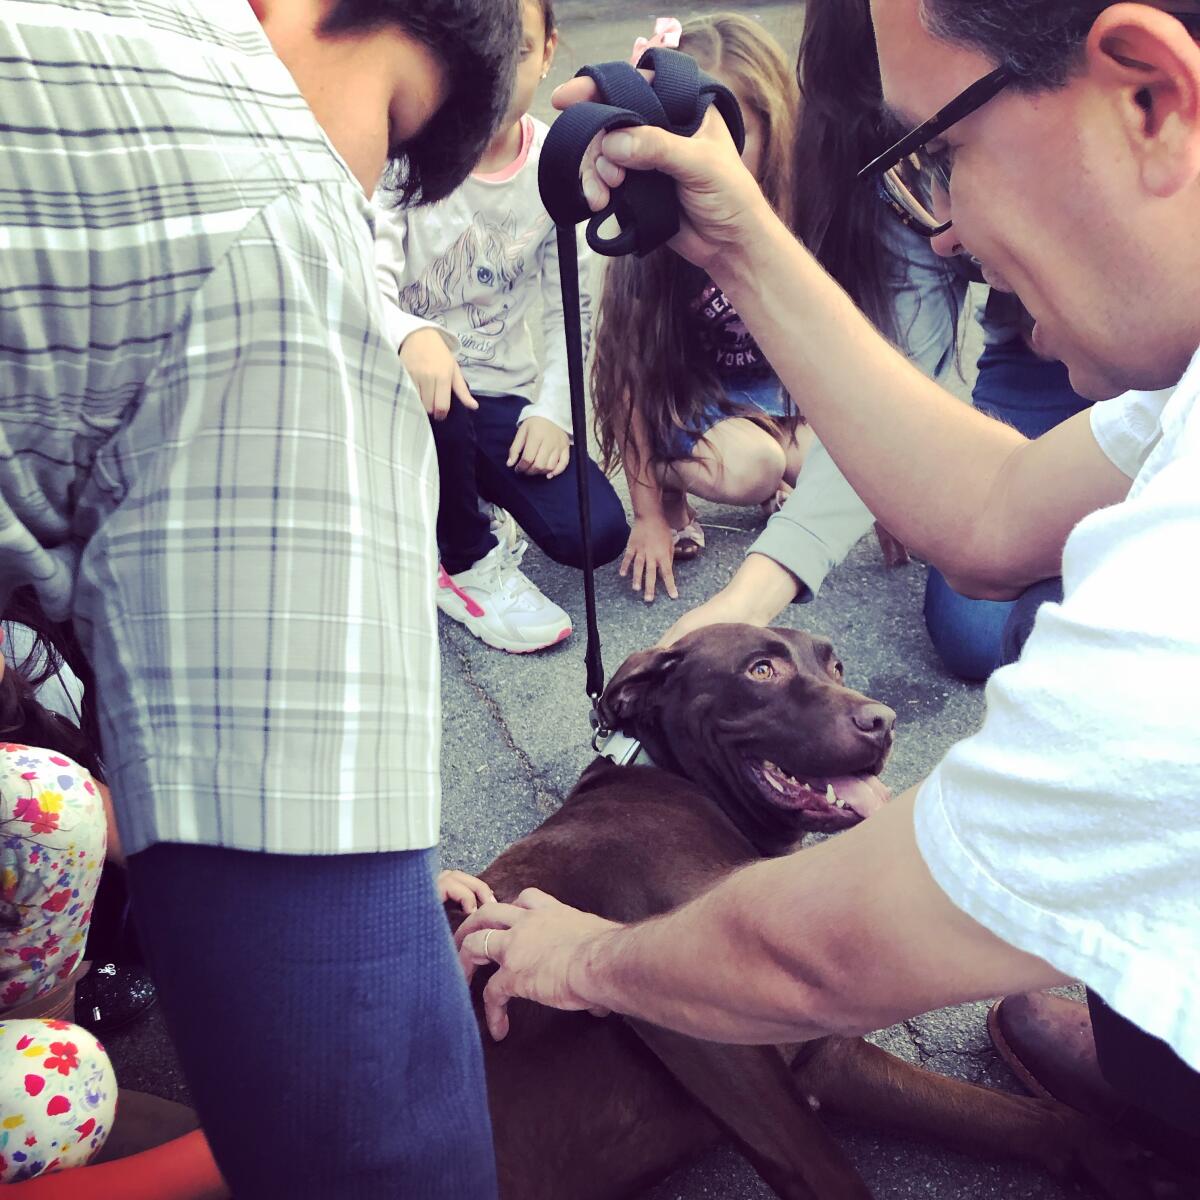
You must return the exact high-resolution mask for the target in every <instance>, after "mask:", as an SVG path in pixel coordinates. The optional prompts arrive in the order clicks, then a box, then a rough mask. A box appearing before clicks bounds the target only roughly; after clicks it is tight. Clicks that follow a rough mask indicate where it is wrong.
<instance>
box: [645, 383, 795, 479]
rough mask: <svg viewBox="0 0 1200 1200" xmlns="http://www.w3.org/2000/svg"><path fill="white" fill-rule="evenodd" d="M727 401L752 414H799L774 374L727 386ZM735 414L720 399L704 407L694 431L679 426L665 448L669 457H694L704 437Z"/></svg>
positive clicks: (775, 415) (782, 416)
mask: <svg viewBox="0 0 1200 1200" xmlns="http://www.w3.org/2000/svg"><path fill="white" fill-rule="evenodd" d="M725 402H726V404H730V405H733V406H734V407H735V409H741V410H743V411H745V412H749V413H753V412H754V411H755V410H757V411H758V412H760V413H762V414H763V415H764V416H767V417H778V418H780V419H784V418H787V417H794V416H795V415H796V406H795V405H794V404H793V403H792V401H791V398H790V397H789V396H787V395H786V394H785V392H784V390H783V385H782V384H781V383H780V382H779V380H778V379H776V378H775V377H774V376H773V375H772V376H770V377H769V378H767V379H762V380H759V381H757V382H751V383H748V384H747V385H746V386H745V387H726V388H725ZM733 415H735V414H733V413H729V412H726V410H725V409H724V408H722V407H721V405H720V404H719V403H717V402H715V401H714V402H712V403H710V404H708V405H706V406H705V408H704V409H703V410H702V411H701V412H700V413H699V415H698V416H697V418H696V430H695V431H694V432H692V431H688V430H684V429H676V430H675V431H674V433H673V434H672V436H671V440H670V442H669V444H668V445H667V447H666V451H665V457H666V458H668V459H680V458H691V457H692V455H693V454H695V453H696V446H697V444H698V443H699V441H700V439H701V437H703V436H704V435H705V434H706V433H708V431H709V430H710V429H711V428H712V427H713V426H714V425H716V424H719V423H720V422H721V421H728V420H729V419H730V417H731V416H733Z"/></svg>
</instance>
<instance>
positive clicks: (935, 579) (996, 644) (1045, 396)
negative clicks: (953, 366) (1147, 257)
mask: <svg viewBox="0 0 1200 1200" xmlns="http://www.w3.org/2000/svg"><path fill="white" fill-rule="evenodd" d="M972 399H973V401H974V404H975V407H976V408H977V409H979V410H980V412H985V413H990V414H991V415H992V416H996V417H999V418H1000V419H1001V420H1003V421H1005V422H1006V423H1007V424H1009V425H1012V426H1013V427H1014V428H1016V429H1019V430H1020V431H1021V432H1022V433H1023V434H1024V435H1025V436H1026V437H1029V438H1036V437H1040V436H1041V435H1042V434H1043V433H1045V432H1046V431H1047V430H1048V429H1053V428H1054V426H1055V425H1059V424H1061V423H1062V422H1063V421H1065V420H1066V419H1067V418H1068V417H1073V416H1074V415H1075V414H1076V413H1077V412H1082V411H1083V410H1084V409H1085V408H1089V407H1091V401H1090V400H1084V399H1083V398H1082V397H1081V396H1079V395H1077V394H1076V393H1075V392H1074V391H1073V390H1072V388H1071V382H1070V379H1069V378H1068V376H1067V368H1066V367H1065V366H1063V364H1062V363H1060V362H1047V361H1046V360H1045V359H1041V358H1038V357H1037V355H1036V354H1034V353H1033V351H1032V350H1030V349H1029V348H1028V347H1027V346H1026V345H1025V343H1024V342H1023V341H1022V340H1021V339H1020V338H1015V339H1013V340H1012V341H1011V342H1005V343H1003V344H1002V345H999V346H988V347H986V348H985V349H984V351H983V353H982V354H981V355H980V356H979V375H978V378H977V380H976V383H975V388H974V391H973V393H972ZM1012 605H1013V602H1012V601H998V600H971V599H968V598H967V597H966V596H960V595H959V594H958V592H956V591H954V589H953V588H951V586H950V585H949V584H948V583H947V582H946V579H945V577H944V576H943V575H942V573H941V572H940V571H939V570H937V568H936V567H930V569H929V578H928V581H927V582H926V584H925V628H926V629H928V630H929V637H930V639H931V640H932V641H933V645H934V649H936V650H937V652H938V655H939V656H940V658H941V660H942V662H943V663H944V664H945V665H946V668H947V670H949V671H950V672H952V673H953V674H955V675H957V676H959V678H961V679H986V678H987V677H988V676H989V675H990V674H991V673H992V672H993V671H994V670H995V669H996V668H997V667H998V666H999V665H1000V661H1001V653H1000V642H1001V638H1002V636H1003V633H1004V625H1005V622H1006V621H1007V620H1008V618H1009V614H1010V613H1011V612H1012Z"/></svg>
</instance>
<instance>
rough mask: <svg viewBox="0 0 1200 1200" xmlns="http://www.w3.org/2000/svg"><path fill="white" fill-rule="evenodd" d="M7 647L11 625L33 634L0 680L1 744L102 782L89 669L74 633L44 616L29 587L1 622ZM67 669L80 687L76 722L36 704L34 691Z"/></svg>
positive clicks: (14, 599) (16, 595)
mask: <svg viewBox="0 0 1200 1200" xmlns="http://www.w3.org/2000/svg"><path fill="white" fill-rule="evenodd" d="M0 624H2V626H3V629H4V632H5V634H6V640H7V641H8V643H9V645H11V644H12V634H13V626H14V625H24V626H26V627H27V628H28V629H30V630H31V631H32V632H33V635H34V640H33V645H32V646H31V647H30V649H29V652H28V653H27V654H26V655H25V658H24V659H23V660H22V661H21V662H19V663H17V664H16V665H15V666H10V667H8V669H6V670H5V672H4V677H3V678H2V679H0V740H3V741H5V742H12V743H15V744H18V745H23V746H38V747H40V748H41V749H43V750H53V751H55V752H57V753H59V754H63V755H65V756H66V757H67V758H73V759H74V760H75V761H76V762H77V763H79V765H80V766H81V767H86V768H87V770H89V771H90V772H91V773H92V774H93V775H94V776H95V777H96V778H97V779H99V780H100V781H101V782H103V781H104V765H103V763H102V761H101V757H100V726H99V720H98V717H97V712H96V703H95V696H96V689H95V687H94V685H93V679H92V671H91V667H90V665H89V663H88V661H87V658H86V657H85V655H84V653H83V648H82V647H81V646H80V644H79V641H78V639H77V638H76V636H75V632H74V630H73V629H72V627H71V626H70V624H68V623H67V622H65V621H53V620H51V619H50V618H49V617H48V616H46V614H45V612H44V611H43V610H42V606H41V604H40V603H39V602H38V599H37V596H36V595H35V593H34V591H33V589H32V588H30V587H23V588H18V589H17V590H16V591H15V592H14V593H13V595H12V597H11V598H10V599H9V602H8V603H7V604H6V605H5V606H4V613H3V616H2V617H0ZM64 663H65V664H66V665H67V666H69V667H70V668H71V670H72V671H74V673H75V675H76V677H77V678H78V679H79V680H80V682H81V683H82V684H83V702H82V708H81V711H80V713H79V714H78V715H79V720H78V722H77V723H76V722H72V721H69V720H68V719H67V718H66V717H64V716H61V715H59V714H58V713H56V712H52V711H51V710H50V709H48V708H46V706H45V705H43V704H42V703H40V702H39V700H38V699H37V689H38V688H39V687H40V686H41V685H42V684H43V683H45V682H46V681H47V680H48V679H50V678H51V677H52V676H54V675H56V674H57V673H58V671H59V670H60V669H61V668H62V666H63V664H64Z"/></svg>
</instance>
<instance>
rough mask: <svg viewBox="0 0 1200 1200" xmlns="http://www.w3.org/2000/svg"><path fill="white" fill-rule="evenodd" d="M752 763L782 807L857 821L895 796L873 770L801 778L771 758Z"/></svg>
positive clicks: (776, 801)
mask: <svg viewBox="0 0 1200 1200" xmlns="http://www.w3.org/2000/svg"><path fill="white" fill-rule="evenodd" d="M751 766H752V767H753V768H754V770H755V773H756V774H757V775H758V777H759V778H760V779H761V780H762V782H763V783H764V784H766V788H767V789H768V790H767V791H765V792H764V795H767V796H769V798H770V799H771V800H772V802H773V803H775V804H776V805H778V806H779V807H780V808H787V809H794V810H801V811H806V812H810V813H814V814H820V813H824V814H825V815H827V816H829V817H831V818H834V819H835V820H837V819H839V818H842V819H845V818H849V820H845V823H846V824H853V823H854V819H855V818H858V819H864V818H866V817H869V816H871V814H872V813H876V812H878V811H879V810H880V809H881V808H882V807H883V806H884V805H885V804H886V803H887V802H888V801H889V800H890V799H891V798H892V793H891V791H890V790H889V789H888V787H887V785H886V784H884V783H882V782H881V781H880V779H879V777H878V776H877V775H874V774H872V773H871V772H870V771H861V772H859V773H857V774H852V775H822V776H811V777H808V778H803V779H798V778H797V777H796V776H794V775H789V774H788V773H787V772H786V771H785V770H783V768H782V767H779V766H777V765H776V764H775V763H773V762H771V761H770V760H769V759H763V760H761V761H760V762H757V763H752V764H751ZM838 823H842V821H841V820H839V821H838Z"/></svg>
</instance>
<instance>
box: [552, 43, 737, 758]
mask: <svg viewBox="0 0 1200 1200" xmlns="http://www.w3.org/2000/svg"><path fill="white" fill-rule="evenodd" d="M638 67H639V68H648V69H650V70H652V71H653V72H654V79H653V82H649V83H648V82H647V81H646V78H645V77H644V76H643V75H641V74H639V73H638V71H636V70H634V68H633V67H631V66H630V65H629V64H628V63H625V62H610V63H602V64H600V65H599V66H593V67H584V68H583V70H581V71H580V72H579V75H586V76H587V77H588V78H590V79H592V80H593V81H594V82H595V84H596V88H597V90H598V92H599V95H600V100H599V101H585V102H584V103H582V104H576V105H574V106H573V107H571V108H569V109H567V111H566V112H564V113H563V114H562V116H560V117H559V118H558V120H556V121H555V122H554V124H553V125H552V126H551V127H550V132H549V134H548V135H547V137H546V142H545V145H544V146H543V147H542V157H541V163H540V165H539V168H538V187H539V189H540V190H541V194H542V203H543V204H544V205H545V206H546V211H547V212H548V213H549V214H550V216H551V218H552V219H553V221H554V224H555V225H556V226H557V232H558V261H559V270H560V274H561V279H562V305H563V325H564V329H565V334H566V342H567V375H568V380H569V384H570V389H571V429H572V434H573V436H574V439H575V453H576V454H578V455H581V456H582V455H585V454H587V416H586V411H585V408H584V385H583V337H582V334H581V332H580V325H579V259H578V257H577V256H576V243H575V226H576V225H578V224H579V223H580V222H581V221H587V222H588V226H587V240H588V245H589V246H591V248H592V249H593V250H594V251H596V253H597V254H603V255H606V256H608V257H610V258H618V257H621V256H622V255H625V254H631V253H632V254H636V255H638V256H639V257H641V256H642V255H645V254H649V253H650V251H651V250H655V249H657V248H658V247H659V246H661V245H662V244H663V243H664V242H666V241H668V240H669V239H670V238H672V237H674V236H675V234H676V233H678V232H679V200H678V197H677V195H676V192H675V181H674V180H673V179H671V178H670V177H669V176H667V175H663V174H662V173H661V172H659V171H630V172H628V174H627V175H626V177H625V182H624V183H623V184H622V185H621V186H620V187H619V188H616V189H615V190H614V191H613V194H612V200H611V201H610V203H609V205H608V207H607V208H606V209H605V210H604V211H603V212H600V213H593V212H592V210H591V208H590V207H589V206H588V202H587V199H586V198H585V197H584V194H583V189H582V187H581V185H580V173H581V171H582V168H583V161H584V156H585V155H586V153H587V150H588V147H589V146H590V145H591V144H592V142H593V141H594V140H595V139H596V138H597V137H598V136H599V135H600V134H602V133H607V132H609V131H611V130H614V129H623V128H629V127H631V126H636V125H656V126H658V127H660V128H662V129H668V130H670V131H671V132H672V133H675V134H678V135H679V136H681V137H691V136H692V135H693V134H694V133H695V132H696V130H698V129H699V128H700V125H701V123H702V122H703V120H704V117H705V115H706V114H707V112H708V110H709V108H710V107H711V106H712V105H714V104H715V105H716V107H717V111H718V112H719V113H720V114H721V116H722V117H723V118H724V119H725V124H726V125H728V126H729V131H730V133H731V134H732V135H733V140H734V143H735V145H736V146H737V148H738V152H739V153H740V152H741V150H742V148H743V146H744V145H745V141H746V132H745V126H744V125H743V123H742V113H741V110H740V109H739V108H738V103H737V100H736V99H734V95H733V93H732V92H731V91H730V90H729V89H728V88H727V87H725V86H724V85H723V84H720V83H718V82H717V81H716V80H715V79H713V78H712V77H711V76H709V75H706V74H705V73H704V72H703V71H701V70H700V69H699V67H697V65H696V60H695V59H694V58H692V57H691V56H690V55H687V54H681V53H679V52H677V51H675V50H665V49H657V48H656V49H652V50H647V51H646V53H645V54H643V55H642V57H641V58H640V59H639V60H638ZM610 217H615V218H616V221H617V224H618V225H619V227H620V231H619V233H617V234H616V236H615V237H612V238H605V237H602V236H601V232H600V231H601V228H602V226H603V225H604V224H605V222H606V221H608V220H609V218H610ZM575 478H576V482H577V484H578V488H579V519H580V524H581V526H582V530H583V590H584V603H585V608H586V612H587V649H586V651H585V655H584V662H585V664H586V668H587V683H586V686H587V694H588V697H589V699H590V700H591V702H592V728H593V730H594V734H593V738H592V744H593V746H596V747H597V749H599V746H598V744H597V743H598V742H599V741H600V740H601V739H604V738H607V737H608V735H609V734H610V733H611V730H607V729H605V728H603V723H602V721H601V719H600V715H599V711H598V705H599V701H600V696H601V693H602V692H603V691H604V664H603V662H602V661H601V657H600V629H599V626H598V624H597V621H596V579H595V567H594V564H593V562H592V514H591V502H590V497H589V495H588V488H587V472H586V471H584V469H583V466H582V458H580V459H579V460H578V461H577V463H576V471H575Z"/></svg>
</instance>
